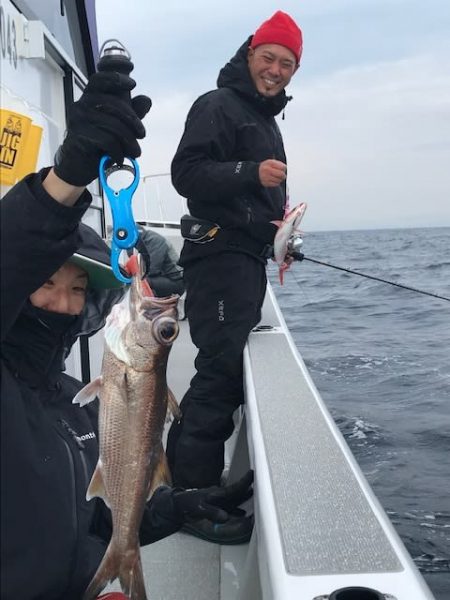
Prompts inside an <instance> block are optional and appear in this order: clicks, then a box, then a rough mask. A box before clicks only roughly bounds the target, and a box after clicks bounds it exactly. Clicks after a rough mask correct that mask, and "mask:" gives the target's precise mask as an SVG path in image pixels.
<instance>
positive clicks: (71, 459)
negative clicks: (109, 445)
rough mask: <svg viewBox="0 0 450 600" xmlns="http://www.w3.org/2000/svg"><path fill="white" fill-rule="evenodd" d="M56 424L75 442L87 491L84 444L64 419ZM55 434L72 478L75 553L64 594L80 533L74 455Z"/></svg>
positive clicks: (74, 562) (77, 552)
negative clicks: (61, 446)
mask: <svg viewBox="0 0 450 600" xmlns="http://www.w3.org/2000/svg"><path fill="white" fill-rule="evenodd" d="M58 423H59V424H60V425H61V427H63V428H64V429H65V431H66V432H67V433H69V435H71V437H72V438H73V439H74V440H75V442H76V444H77V447H78V449H79V453H78V455H79V456H80V459H81V465H82V468H83V475H84V477H83V478H84V483H85V487H86V489H87V483H88V471H87V464H86V459H85V456H84V452H83V450H84V444H83V442H82V441H81V440H80V439H79V438H78V436H77V434H76V432H75V431H74V430H73V429H72V428H71V427H70V425H69V424H68V423H67V421H65V420H64V419H58ZM57 433H58V435H59V437H60V438H61V439H62V441H63V443H64V447H65V448H66V450H67V454H68V456H69V462H70V466H71V473H72V478H71V480H72V498H73V512H72V526H73V529H74V532H75V552H74V556H73V558H72V568H71V577H70V580H69V584H68V586H67V588H66V593H68V592H69V590H70V589H71V587H72V582H73V581H74V578H75V575H76V569H77V566H78V562H79V554H80V548H79V534H80V532H79V521H78V512H77V482H76V471H75V459H74V455H73V450H72V448H71V446H70V444H69V442H68V441H67V440H66V438H65V437H64V434H63V433H62V432H61V431H60V430H59V429H57Z"/></svg>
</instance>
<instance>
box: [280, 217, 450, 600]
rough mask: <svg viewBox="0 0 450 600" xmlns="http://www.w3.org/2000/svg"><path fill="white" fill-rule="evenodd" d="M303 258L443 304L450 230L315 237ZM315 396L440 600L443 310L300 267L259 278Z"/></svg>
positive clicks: (446, 513) (446, 357)
mask: <svg viewBox="0 0 450 600" xmlns="http://www.w3.org/2000/svg"><path fill="white" fill-rule="evenodd" d="M303 252H304V254H305V256H306V257H310V258H313V259H317V260H320V261H324V262H328V263H331V264H333V265H337V266H341V267H344V268H348V269H351V270H355V271H358V272H361V273H366V274H368V275H371V276H375V277H379V278H382V279H386V280H390V281H393V282H398V283H401V284H403V285H407V286H411V287H414V288H418V289H422V290H424V291H429V292H432V293H435V294H438V295H442V296H445V297H447V298H450V227H442V228H426V229H396V230H394V229H390V230H376V231H340V232H317V233H308V234H305V235H304V246H303ZM268 273H269V279H270V281H271V283H272V286H273V288H274V291H275V294H276V296H277V299H278V302H279V304H280V307H281V309H282V312H283V315H284V317H285V320H286V322H287V325H288V327H289V330H290V332H291V334H292V336H293V338H294V341H295V343H296V345H297V347H298V349H299V351H300V353H301V355H302V357H303V359H304V361H305V363H306V365H307V367H308V369H309V371H310V374H311V376H312V378H313V380H314V383H315V385H316V387H317V388H318V389H319V392H320V393H321V396H322V398H323V400H324V401H325V403H326V404H327V406H328V409H329V410H330V412H331V414H332V416H333V418H334V419H335V421H336V423H337V424H338V426H339V428H340V430H341V432H342V433H343V435H344V437H345V439H346V441H347V443H348V445H349V446H350V448H351V450H352V452H353V454H354V455H355V458H356V459H357V461H358V463H359V465H360V467H361V469H362V471H363V473H364V474H365V476H366V478H367V479H368V481H369V483H370V484H371V486H372V488H373V490H374V492H375V494H376V495H377V497H378V499H379V500H380V502H381V504H382V505H383V506H384V508H385V510H386V512H387V514H388V515H389V517H390V519H391V521H392V523H393V524H394V526H395V527H396V529H397V531H398V533H399V535H400V537H401V538H402V540H403V542H404V544H405V545H406V548H407V549H408V551H409V552H410V554H411V556H412V557H413V559H414V561H415V563H416V565H417V566H418V568H419V569H420V571H421V572H422V574H423V576H424V577H425V579H426V580H427V582H428V585H429V586H430V588H431V590H432V591H433V593H434V595H435V597H436V598H437V599H438V600H449V599H450V302H447V301H445V300H439V299H437V298H433V297H430V296H426V295H421V294H418V293H416V292H412V291H407V290H404V289H400V288H398V287H394V286H391V285H388V284H385V283H381V282H377V281H373V280H370V279H367V278H363V277H359V276H357V275H353V274H349V273H346V272H342V271H339V270H335V269H333V268H331V267H326V266H322V265H317V264H314V263H312V262H308V261H303V262H300V263H294V265H293V266H292V267H291V269H290V270H289V271H288V272H286V273H285V277H284V285H283V286H280V284H279V282H278V271H277V269H276V268H275V265H274V264H273V263H272V264H271V265H269V268H268ZM411 600H413V599H411Z"/></svg>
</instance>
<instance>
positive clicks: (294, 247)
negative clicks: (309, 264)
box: [287, 233, 304, 261]
mask: <svg viewBox="0 0 450 600" xmlns="http://www.w3.org/2000/svg"><path fill="white" fill-rule="evenodd" d="M302 247H303V238H302V236H301V235H300V234H299V233H294V234H293V235H291V237H290V238H289V240H288V243H287V255H288V256H290V257H292V258H293V259H294V260H298V261H300V260H303V257H304V254H303V252H301V249H302Z"/></svg>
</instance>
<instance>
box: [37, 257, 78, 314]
mask: <svg viewBox="0 0 450 600" xmlns="http://www.w3.org/2000/svg"><path fill="white" fill-rule="evenodd" d="M87 284H88V276H87V273H86V271H84V270H83V269H82V268H81V267H79V266H77V265H74V264H72V263H70V262H67V263H65V264H64V265H63V266H62V267H61V268H60V269H59V270H58V271H56V273H54V274H53V275H52V276H51V277H50V278H49V280H48V281H46V282H45V283H44V285H43V286H41V287H40V288H39V289H38V290H36V291H35V292H34V293H33V294H31V296H30V302H31V304H32V305H33V306H37V307H38V308H43V309H44V310H48V311H50V312H55V313H61V314H65V315H79V314H80V313H81V311H82V310H83V308H84V304H85V301H86V288H87Z"/></svg>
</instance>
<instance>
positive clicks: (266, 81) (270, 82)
mask: <svg viewBox="0 0 450 600" xmlns="http://www.w3.org/2000/svg"><path fill="white" fill-rule="evenodd" d="M264 83H265V84H266V85H269V86H273V85H277V82H276V81H272V79H264Z"/></svg>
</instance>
